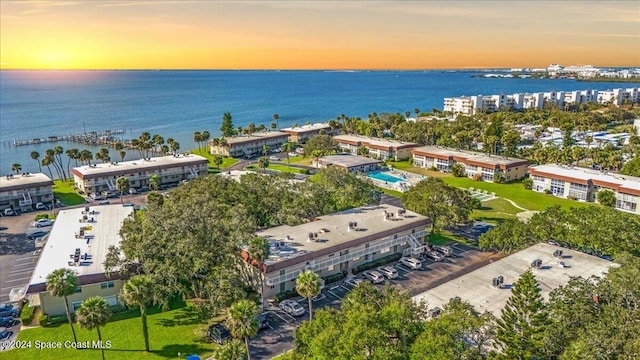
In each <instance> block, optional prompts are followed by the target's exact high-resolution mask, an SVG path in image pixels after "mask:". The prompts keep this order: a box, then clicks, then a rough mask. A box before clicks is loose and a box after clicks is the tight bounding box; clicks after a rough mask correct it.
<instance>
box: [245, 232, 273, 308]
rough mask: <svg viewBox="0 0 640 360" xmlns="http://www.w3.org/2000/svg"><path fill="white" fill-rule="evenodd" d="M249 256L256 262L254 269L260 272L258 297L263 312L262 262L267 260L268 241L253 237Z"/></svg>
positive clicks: (260, 237)
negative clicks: (260, 300) (260, 299)
mask: <svg viewBox="0 0 640 360" xmlns="http://www.w3.org/2000/svg"><path fill="white" fill-rule="evenodd" d="M249 254H251V258H252V259H253V260H255V261H256V262H257V264H255V265H256V266H255V267H256V268H257V269H258V271H259V272H260V296H261V297H262V310H264V274H263V271H262V270H263V266H262V264H264V261H265V260H267V259H268V258H269V241H268V240H267V239H265V238H263V237H262V236H255V237H253V238H252V239H251V240H250V241H249Z"/></svg>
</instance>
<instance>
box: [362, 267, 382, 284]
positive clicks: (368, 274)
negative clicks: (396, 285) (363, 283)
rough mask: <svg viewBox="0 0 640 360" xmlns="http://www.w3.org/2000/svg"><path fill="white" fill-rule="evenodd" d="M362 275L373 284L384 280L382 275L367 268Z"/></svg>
mask: <svg viewBox="0 0 640 360" xmlns="http://www.w3.org/2000/svg"><path fill="white" fill-rule="evenodd" d="M363 275H364V277H365V278H367V279H369V281H371V282H372V283H373V284H380V283H383V282H384V276H382V274H380V273H379V272H377V271H375V270H367V271H365V272H364V273H363Z"/></svg>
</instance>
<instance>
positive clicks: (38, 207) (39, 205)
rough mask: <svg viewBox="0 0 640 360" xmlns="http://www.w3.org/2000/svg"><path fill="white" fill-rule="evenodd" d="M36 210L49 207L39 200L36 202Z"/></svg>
mask: <svg viewBox="0 0 640 360" xmlns="http://www.w3.org/2000/svg"><path fill="white" fill-rule="evenodd" d="M36 210H49V208H48V207H47V205H45V204H43V203H41V202H39V203H37V204H36Z"/></svg>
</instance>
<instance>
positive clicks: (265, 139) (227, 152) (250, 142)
mask: <svg viewBox="0 0 640 360" xmlns="http://www.w3.org/2000/svg"><path fill="white" fill-rule="evenodd" d="M288 141H289V134H287V133H285V132H282V131H266V132H257V133H253V134H250V135H243V136H234V137H230V138H225V139H224V142H223V143H222V144H220V142H216V141H214V140H210V141H209V148H210V152H211V154H214V155H222V156H230V157H235V158H250V157H253V156H257V155H261V154H263V151H264V147H265V146H266V147H267V150H268V151H271V150H274V149H278V148H280V147H281V146H282V145H283V144H286V143H287V142H288Z"/></svg>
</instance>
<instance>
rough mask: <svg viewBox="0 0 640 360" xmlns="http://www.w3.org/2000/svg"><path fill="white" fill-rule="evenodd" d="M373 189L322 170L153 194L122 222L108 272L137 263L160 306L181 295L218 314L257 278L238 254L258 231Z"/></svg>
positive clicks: (203, 182) (207, 181)
mask: <svg viewBox="0 0 640 360" xmlns="http://www.w3.org/2000/svg"><path fill="white" fill-rule="evenodd" d="M374 189H375V188H374V187H373V185H371V184H370V183H368V182H365V181H363V180H360V179H358V178H357V177H356V176H355V175H353V174H350V173H347V172H345V171H341V170H339V169H323V170H321V171H320V172H319V173H318V180H317V181H315V182H304V183H291V180H290V179H289V178H287V177H284V176H265V175H260V174H247V175H244V176H242V177H241V178H240V181H239V182H238V181H235V180H233V179H230V178H227V177H224V176H214V175H211V176H204V177H200V178H198V179H194V180H192V181H190V182H189V183H187V184H184V185H181V186H180V187H178V188H177V189H176V190H175V191H174V192H172V193H171V194H169V195H168V196H161V195H157V193H156V192H151V193H150V194H149V198H150V199H149V202H148V208H147V209H146V210H143V211H138V212H136V213H135V214H134V216H132V217H130V218H128V219H127V220H125V222H124V224H123V226H122V229H121V235H122V237H123V241H122V243H121V246H122V247H121V248H112V249H110V251H109V256H108V257H107V259H108V261H107V262H106V263H105V267H106V268H107V271H116V269H117V268H118V267H120V268H121V269H128V268H130V267H131V264H132V263H139V264H140V265H141V270H142V271H143V272H144V273H145V274H146V275H148V276H149V277H150V278H151V280H152V282H153V283H154V284H156V286H157V290H156V293H157V295H158V298H159V299H160V300H161V301H163V302H165V303H166V302H167V301H168V300H169V299H170V298H171V297H172V296H175V295H177V294H181V295H183V296H185V297H188V298H198V299H201V300H202V301H201V303H202V304H204V305H206V306H208V307H210V309H220V308H222V307H225V306H228V305H230V304H231V303H232V302H234V301H236V300H238V299H242V298H244V297H246V296H247V290H246V288H247V286H248V285H249V284H251V283H252V281H253V280H252V279H253V274H252V273H251V272H250V270H248V269H246V267H244V266H239V265H240V264H241V262H242V261H243V260H242V259H241V258H240V251H239V250H240V249H241V248H243V247H248V246H254V247H256V246H257V247H260V244H258V245H254V244H253V242H252V239H254V238H255V236H254V235H253V234H254V232H255V231H256V230H257V229H259V228H267V227H272V226H278V225H282V224H288V225H296V224H300V223H303V222H307V221H311V220H313V219H314V218H315V217H317V216H319V215H323V214H327V213H333V212H336V211H340V210H344V209H346V208H352V207H357V206H361V205H365V204H369V203H376V202H378V201H379V194H378V193H377V192H376V191H374ZM262 247H263V248H264V246H262ZM266 252H267V253H268V247H267V248H266ZM121 253H122V254H124V260H121V259H122V256H120V254H121ZM265 256H268V254H265Z"/></svg>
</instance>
